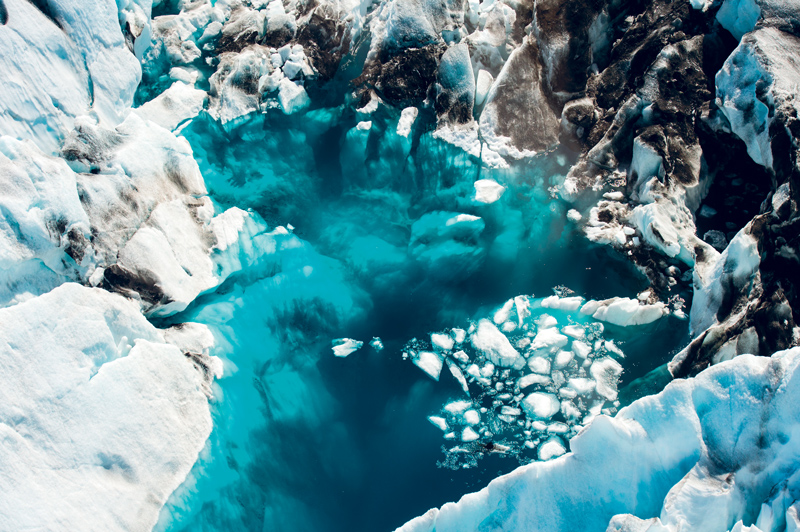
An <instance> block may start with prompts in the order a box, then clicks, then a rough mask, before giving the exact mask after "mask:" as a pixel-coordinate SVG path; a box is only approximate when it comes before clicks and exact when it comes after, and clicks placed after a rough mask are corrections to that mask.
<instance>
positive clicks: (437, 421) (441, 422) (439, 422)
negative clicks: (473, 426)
mask: <svg viewBox="0 0 800 532" xmlns="http://www.w3.org/2000/svg"><path fill="white" fill-rule="evenodd" d="M428 421H430V422H431V423H433V424H434V425H435V426H437V427H439V429H441V431H442V432H445V431H446V430H447V428H448V427H447V421H445V419H444V418H443V417H439V416H428Z"/></svg>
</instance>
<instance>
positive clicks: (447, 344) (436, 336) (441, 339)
mask: <svg viewBox="0 0 800 532" xmlns="http://www.w3.org/2000/svg"><path fill="white" fill-rule="evenodd" d="M431 343H432V344H433V345H435V346H436V347H438V348H439V349H441V350H443V351H450V350H451V349H453V338H451V337H450V335H449V334H446V333H433V334H431Z"/></svg>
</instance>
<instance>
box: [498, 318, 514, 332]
mask: <svg viewBox="0 0 800 532" xmlns="http://www.w3.org/2000/svg"><path fill="white" fill-rule="evenodd" d="M516 328H517V324H516V323H514V322H513V321H507V322H505V323H504V324H503V325H502V326H501V327H500V329H501V330H502V331H503V332H506V333H510V332H513V331H514V330H516Z"/></svg>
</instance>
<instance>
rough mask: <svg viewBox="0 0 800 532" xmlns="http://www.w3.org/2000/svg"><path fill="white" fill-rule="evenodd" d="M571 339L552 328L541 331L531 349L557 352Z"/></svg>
mask: <svg viewBox="0 0 800 532" xmlns="http://www.w3.org/2000/svg"><path fill="white" fill-rule="evenodd" d="M568 341H569V338H567V337H566V336H564V335H563V334H561V333H560V332H558V329H555V328H550V329H544V330H542V331H539V332H538V333H537V334H536V336H535V337H534V338H533V342H531V349H544V350H547V351H550V352H556V351H557V350H559V349H561V348H562V347H564V346H565V345H567V342H568Z"/></svg>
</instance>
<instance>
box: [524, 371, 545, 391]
mask: <svg viewBox="0 0 800 532" xmlns="http://www.w3.org/2000/svg"><path fill="white" fill-rule="evenodd" d="M534 384H550V377H548V376H547V375H537V374H535V373H529V374H528V375H525V376H524V377H522V378H521V379H520V380H518V381H517V385H518V386H519V387H520V389H523V388H527V387H528V386H533V385H534Z"/></svg>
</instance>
